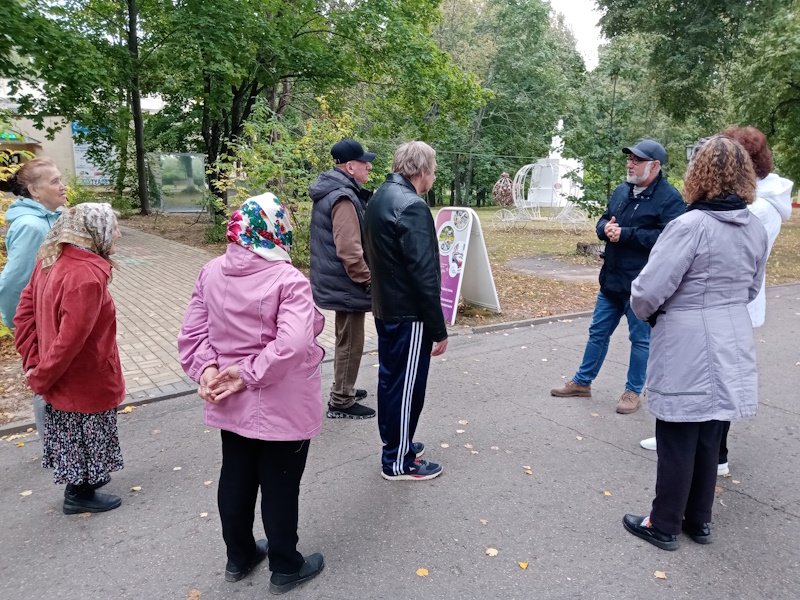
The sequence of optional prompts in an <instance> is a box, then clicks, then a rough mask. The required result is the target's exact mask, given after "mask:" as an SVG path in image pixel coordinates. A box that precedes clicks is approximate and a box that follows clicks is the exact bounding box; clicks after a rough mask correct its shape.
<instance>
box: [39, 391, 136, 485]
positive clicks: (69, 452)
mask: <svg viewBox="0 0 800 600" xmlns="http://www.w3.org/2000/svg"><path fill="white" fill-rule="evenodd" d="M42 446H43V451H42V466H43V467H44V468H46V469H54V471H53V481H54V482H55V483H71V484H73V485H80V484H82V483H99V482H101V481H105V480H107V479H108V477H109V476H110V474H111V471H119V470H120V469H122V467H123V464H122V450H120V447H119V434H118V432H117V411H116V409H113V408H112V409H111V410H107V411H105V412H100V413H91V414H85V413H79V412H65V411H61V410H56V409H55V408H53V407H52V406H51V405H49V404H48V405H47V406H46V407H45V418H44V439H43V441H42Z"/></svg>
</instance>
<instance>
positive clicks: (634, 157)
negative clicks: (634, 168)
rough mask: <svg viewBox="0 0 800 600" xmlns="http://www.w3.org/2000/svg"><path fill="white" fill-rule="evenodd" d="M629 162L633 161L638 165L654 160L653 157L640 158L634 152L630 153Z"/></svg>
mask: <svg viewBox="0 0 800 600" xmlns="http://www.w3.org/2000/svg"><path fill="white" fill-rule="evenodd" d="M628 162H629V163H633V164H635V165H638V164H640V163H645V162H653V159H652V158H639V157H638V156H636V155H634V154H628Z"/></svg>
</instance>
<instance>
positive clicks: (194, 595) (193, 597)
mask: <svg viewBox="0 0 800 600" xmlns="http://www.w3.org/2000/svg"><path fill="white" fill-rule="evenodd" d="M202 595H203V592H201V591H200V590H192V591H191V592H189V595H188V596H186V600H200V597H201V596H202Z"/></svg>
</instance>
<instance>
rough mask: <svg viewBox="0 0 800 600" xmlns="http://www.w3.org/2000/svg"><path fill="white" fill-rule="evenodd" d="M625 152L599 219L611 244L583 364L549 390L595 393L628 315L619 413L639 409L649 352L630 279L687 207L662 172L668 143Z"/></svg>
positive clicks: (647, 328) (646, 332)
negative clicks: (622, 169)
mask: <svg viewBox="0 0 800 600" xmlns="http://www.w3.org/2000/svg"><path fill="white" fill-rule="evenodd" d="M622 152H623V153H625V154H627V155H628V160H627V181H626V182H625V183H622V184H620V185H619V186H617V189H615V190H614V193H613V194H612V195H611V198H610V199H609V201H608V207H607V208H606V211H605V212H604V213H603V216H602V217H600V220H599V221H598V222H597V237H598V238H600V239H601V240H603V241H604V242H607V243H606V246H605V255H604V259H603V267H602V269H601V270H600V293H598V294H597V302H596V304H595V306H594V315H593V316H592V323H591V325H590V326H589V341H588V342H587V343H586V350H585V351H584V354H583V362H582V363H581V366H580V367H579V368H578V371H577V372H576V373H575V375H574V376H573V378H572V379H571V380H570V381H568V382H567V383H565V384H564V385H562V386H560V387H556V388H553V389H552V390H550V394H551V395H553V396H558V397H568V396H584V397H588V396H591V395H592V381H593V380H594V379H595V378H596V377H597V374H598V373H599V372H600V367H601V366H602V365H603V360H604V359H605V356H606V352H607V351H608V343H609V340H610V339H611V334H612V333H614V330H615V329H616V327H617V325H618V324H619V322H620V320H621V319H622V317H623V316H625V317H626V318H627V320H628V338H629V339H630V342H631V355H630V361H629V363H628V379H627V381H626V383H625V391H624V392H623V394H622V396H621V397H620V399H619V401H618V402H617V407H616V411H617V412H618V413H620V414H630V413H632V412H635V411H636V410H637V409H638V408H639V404H640V401H639V396H640V394H641V392H642V389H643V387H644V382H645V374H646V371H647V359H648V356H649V354H650V325H649V324H647V323H645V322H644V321H640V320H639V319H638V318H637V317H636V315H635V314H633V311H632V310H631V306H630V295H631V283H632V282H633V280H634V279H636V277H637V276H638V275H639V272H640V271H641V270H642V269H643V268H644V266H645V265H646V264H647V259H648V257H649V256H650V249H651V248H652V247H653V246H654V245H655V243H656V240H657V239H658V236H659V234H660V233H661V232H662V231H663V230H664V227H666V226H667V223H669V222H670V221H672V220H673V219H675V218H676V217H678V216H679V215H681V214H682V213H683V212H684V210H685V205H684V202H683V198H682V197H681V194H680V192H678V190H676V189H675V188H674V187H673V186H672V185H671V184H670V183H669V182H668V181H667V179H666V178H665V177H664V176H663V175H662V173H661V166H662V165H664V164H665V163H666V162H667V151H666V150H664V146H662V145H661V144H659V143H658V142H656V141H655V140H642V141H641V142H639V143H638V144H636V145H635V146H628V147H626V148H623V149H622Z"/></svg>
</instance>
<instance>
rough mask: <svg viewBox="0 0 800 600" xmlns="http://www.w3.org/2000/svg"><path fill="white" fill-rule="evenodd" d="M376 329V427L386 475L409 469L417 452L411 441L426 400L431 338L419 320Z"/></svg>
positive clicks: (379, 322)
mask: <svg viewBox="0 0 800 600" xmlns="http://www.w3.org/2000/svg"><path fill="white" fill-rule="evenodd" d="M375 330H376V331H377V333H378V361H379V362H380V368H379V369H378V431H379V432H380V434H381V440H382V441H383V452H382V454H381V464H382V466H383V472H384V473H386V474H387V475H399V474H401V473H408V469H409V467H410V466H411V464H412V463H413V462H414V460H415V459H416V458H417V455H416V454H414V449H413V448H412V446H411V444H412V442H413V440H414V433H416V431H417V423H418V422H419V415H420V413H421V412H422V405H423V404H424V403H425V387H426V386H427V384H428V369H429V367H430V364H431V349H432V348H433V338H431V336H430V335H429V334H428V332H427V331H426V329H425V326H424V325H423V323H422V322H421V321H413V322H410V321H409V322H405V323H387V322H385V321H382V320H381V319H378V318H376V319H375Z"/></svg>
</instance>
